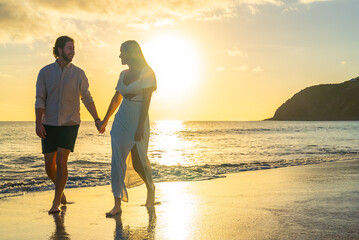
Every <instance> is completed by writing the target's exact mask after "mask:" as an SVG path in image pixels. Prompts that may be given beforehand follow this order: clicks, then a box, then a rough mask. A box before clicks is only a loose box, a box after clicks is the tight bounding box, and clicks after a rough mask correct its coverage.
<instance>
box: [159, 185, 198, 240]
mask: <svg viewBox="0 0 359 240" xmlns="http://www.w3.org/2000/svg"><path fill="white" fill-rule="evenodd" d="M186 186H187V184H186V183H183V182H172V183H162V184H161V185H160V186H159V188H158V189H157V191H158V193H159V195H161V196H162V197H163V199H162V200H163V203H162V205H161V208H162V209H161V210H162V211H161V212H162V215H161V217H160V218H159V219H158V221H157V226H161V228H162V229H163V230H164V231H161V235H162V234H163V236H159V238H160V239H173V240H182V239H194V238H193V234H194V233H193V227H192V226H193V222H194V221H195V220H196V217H197V211H196V209H195V206H196V203H195V202H196V198H195V197H194V195H193V194H189V193H188V188H187V187H186Z"/></svg>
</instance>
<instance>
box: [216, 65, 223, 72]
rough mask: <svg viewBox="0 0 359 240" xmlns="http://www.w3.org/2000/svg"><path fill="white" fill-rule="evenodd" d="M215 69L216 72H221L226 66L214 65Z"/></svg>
mask: <svg viewBox="0 0 359 240" xmlns="http://www.w3.org/2000/svg"><path fill="white" fill-rule="evenodd" d="M215 71H216V72H223V71H226V68H225V67H222V66H219V67H216V69H215Z"/></svg>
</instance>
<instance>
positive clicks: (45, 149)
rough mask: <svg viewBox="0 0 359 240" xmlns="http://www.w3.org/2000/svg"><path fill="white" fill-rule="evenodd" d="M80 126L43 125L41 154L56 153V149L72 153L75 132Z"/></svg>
mask: <svg viewBox="0 0 359 240" xmlns="http://www.w3.org/2000/svg"><path fill="white" fill-rule="evenodd" d="M79 126H80V125H73V126H49V125H44V127H45V131H46V137H45V139H42V140H41V145H42V153H52V152H56V150H57V148H59V147H60V148H64V149H69V150H71V152H73V151H74V147H75V142H76V138H77V132H78V130H79Z"/></svg>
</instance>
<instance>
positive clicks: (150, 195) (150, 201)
mask: <svg viewBox="0 0 359 240" xmlns="http://www.w3.org/2000/svg"><path fill="white" fill-rule="evenodd" d="M155 191H156V187H155V185H154V184H153V185H152V189H148V190H147V200H146V205H145V206H146V207H152V206H153V205H155Z"/></svg>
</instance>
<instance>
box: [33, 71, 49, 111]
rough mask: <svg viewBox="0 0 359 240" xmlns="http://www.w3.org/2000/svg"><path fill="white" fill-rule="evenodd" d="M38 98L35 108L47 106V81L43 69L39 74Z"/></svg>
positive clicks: (37, 83) (37, 84) (37, 82)
mask: <svg viewBox="0 0 359 240" xmlns="http://www.w3.org/2000/svg"><path fill="white" fill-rule="evenodd" d="M35 98H36V100H35V108H43V109H45V106H46V98H47V93H46V82H45V76H44V71H43V69H41V70H40V72H39V75H38V76H37V81H36V97H35Z"/></svg>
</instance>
